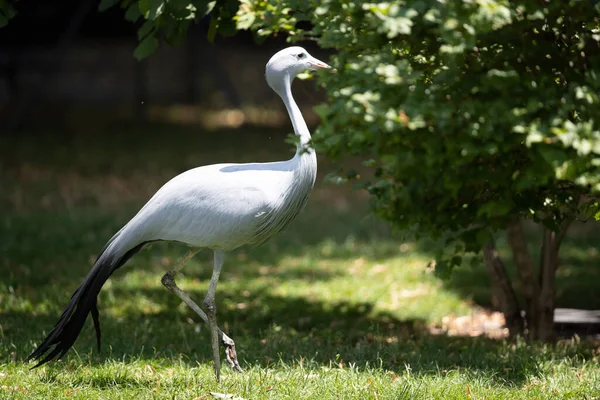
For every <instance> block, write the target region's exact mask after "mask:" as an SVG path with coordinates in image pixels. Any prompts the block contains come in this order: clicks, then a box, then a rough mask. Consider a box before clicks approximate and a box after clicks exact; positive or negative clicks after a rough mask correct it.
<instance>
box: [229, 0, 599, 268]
mask: <svg viewBox="0 0 600 400" xmlns="http://www.w3.org/2000/svg"><path fill="white" fill-rule="evenodd" d="M592 3H593V2H589V1H576V0H571V1H561V2H557V1H537V0H536V1H533V0H520V1H510V2H509V1H502V0H498V1H495V0H463V1H435V2H429V1H423V0H404V1H395V2H363V1H353V0H342V1H332V0H325V1H322V0H319V1H316V0H312V1H308V2H304V1H295V0H287V1H286V0H284V1H260V2H253V1H248V0H243V1H242V7H241V8H240V11H239V12H238V17H237V21H238V27H239V28H242V29H253V30H255V31H256V32H257V33H258V34H259V35H270V34H272V33H273V32H278V31H285V32H287V33H288V34H290V40H292V41H297V40H302V39H309V38H311V39H316V40H317V42H318V44H319V45H320V46H322V47H325V48H331V49H334V50H336V51H337V53H336V55H335V56H334V57H333V61H332V62H333V64H334V65H335V66H337V69H338V71H339V72H338V73H337V74H329V75H326V76H325V75H323V76H322V80H323V82H324V83H325V87H326V89H327V93H328V95H329V100H328V104H327V106H321V107H319V108H318V112H319V114H320V116H321V117H322V123H321V126H320V129H319V131H318V134H317V135H315V144H316V146H318V147H319V148H320V149H321V150H322V151H325V152H326V153H327V154H328V155H330V156H333V157H343V156H345V155H358V156H361V157H363V158H364V164H365V166H366V167H368V168H369V169H370V171H372V174H364V173H363V174H361V175H358V174H356V173H355V172H353V171H347V173H346V174H344V175H342V176H339V177H338V178H337V179H338V180H339V181H348V180H352V181H354V182H356V183H357V184H358V186H359V187H362V188H366V189H367V190H368V191H369V192H370V193H371V194H372V195H373V196H374V198H375V208H376V211H377V213H378V214H379V215H381V216H382V217H384V218H385V219H387V220H389V221H391V222H392V223H393V224H394V225H395V226H396V227H398V228H400V229H403V230H408V229H416V230H417V231H418V232H421V233H423V234H425V235H427V236H429V237H434V238H441V237H445V238H447V239H448V242H447V244H448V246H449V247H448V248H447V250H450V251H449V253H450V255H451V256H452V255H456V254H460V253H462V252H463V251H464V250H465V249H466V250H467V251H478V250H479V249H480V248H481V246H482V245H484V244H485V243H486V242H487V241H488V240H489V232H490V231H495V230H499V229H503V228H505V227H506V225H507V223H508V221H509V220H510V219H512V218H514V217H516V216H520V217H525V218H529V219H533V220H535V221H539V222H542V223H544V224H545V225H546V226H548V227H549V228H551V229H558V226H559V224H560V223H561V222H562V221H563V220H564V219H565V218H571V217H572V216H573V215H575V214H576V213H577V212H580V211H585V212H586V213H587V214H588V215H587V216H590V215H595V217H596V218H597V219H600V213H599V212H598V210H599V209H598V203H597V202H596V201H592V202H589V201H587V202H581V201H580V200H581V196H582V195H589V194H593V193H598V192H600V130H599V126H598V124H599V122H598V121H600V99H599V97H598V93H599V92H600V69H599V67H600V59H599V55H600V52H599V50H600V49H599V40H600V30H599V29H598V28H599V20H598V18H599V17H600V13H599V12H598V11H599V8H598V7H594V6H593V4H592ZM300 21H308V22H309V23H310V28H309V29H305V30H302V29H298V26H306V24H304V25H298V23H299V22H300ZM450 245H452V246H451V247H450ZM455 246H456V247H455ZM449 260H450V264H458V263H460V262H461V260H460V257H457V256H454V257H450V258H449Z"/></svg>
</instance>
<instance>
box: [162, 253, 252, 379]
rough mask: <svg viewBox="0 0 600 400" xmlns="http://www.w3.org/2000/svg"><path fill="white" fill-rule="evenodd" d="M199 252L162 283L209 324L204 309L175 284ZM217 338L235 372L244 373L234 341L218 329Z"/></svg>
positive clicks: (189, 254)
mask: <svg viewBox="0 0 600 400" xmlns="http://www.w3.org/2000/svg"><path fill="white" fill-rule="evenodd" d="M197 252H198V250H197V249H194V250H190V251H189V252H188V253H187V254H186V255H185V256H184V257H183V258H182V259H181V260H179V262H178V263H177V264H176V265H175V268H173V269H172V270H170V271H168V272H167V273H166V274H165V275H164V276H163V277H162V279H161V282H162V284H163V285H164V286H165V287H166V288H167V289H169V291H171V292H173V293H175V294H176V295H177V296H178V297H179V298H180V299H181V300H183V302H184V303H185V304H187V305H188V307H190V308H191V309H192V310H193V311H194V312H195V313H196V314H198V315H199V316H200V318H202V320H203V321H204V322H205V323H206V324H209V319H208V316H207V315H206V314H205V313H204V311H202V309H201V308H200V307H199V306H198V305H197V304H196V303H195V302H194V301H193V300H192V299H191V298H190V297H189V296H188V295H187V294H186V293H185V292H184V291H183V290H181V289H180V288H179V287H178V286H177V284H176V283H175V274H176V273H177V271H179V270H180V269H181V267H183V265H184V264H185V263H186V262H188V261H189V260H190V259H191V258H192V257H193V256H194V255H195V254H196V253H197ZM217 336H218V339H219V340H220V342H221V344H222V345H223V346H224V347H225V348H226V350H225V353H226V355H227V362H229V364H230V365H231V367H232V368H233V369H234V370H235V371H237V372H242V368H241V367H240V364H239V362H238V359H237V353H236V351H235V343H234V341H233V339H231V338H230V337H229V336H227V335H226V334H225V333H223V331H222V330H220V329H219V328H217ZM211 337H212V333H211Z"/></svg>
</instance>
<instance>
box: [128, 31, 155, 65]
mask: <svg viewBox="0 0 600 400" xmlns="http://www.w3.org/2000/svg"><path fill="white" fill-rule="evenodd" d="M157 48H158V40H157V39H156V38H155V37H154V36H152V35H149V36H146V37H145V38H144V40H142V41H141V42H140V44H138V45H137V47H136V48H135V50H134V51H133V56H134V57H135V58H136V59H137V60H138V61H139V60H142V59H144V58H146V57H148V56H149V55H150V54H152V53H154V51H156V49H157Z"/></svg>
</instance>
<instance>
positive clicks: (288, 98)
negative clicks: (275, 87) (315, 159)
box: [280, 75, 314, 157]
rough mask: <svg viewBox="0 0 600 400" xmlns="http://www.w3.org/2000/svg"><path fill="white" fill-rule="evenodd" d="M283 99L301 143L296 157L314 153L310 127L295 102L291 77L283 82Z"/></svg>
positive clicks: (281, 94) (287, 77)
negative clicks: (310, 144)
mask: <svg viewBox="0 0 600 400" xmlns="http://www.w3.org/2000/svg"><path fill="white" fill-rule="evenodd" d="M280 96H281V99H282V100H283V103H284V104H285V108H287V111H288V114H289V115H290V119H291V120H292V125H293V126H294V133H295V134H296V136H299V138H300V141H299V142H298V146H297V148H296V156H295V157H301V156H302V155H303V154H306V153H307V150H308V152H310V153H313V155H314V149H312V148H310V147H309V143H310V132H309V130H308V126H306V122H305V121H304V117H302V113H301V112H300V108H299V107H298V105H297V104H296V102H295V101H294V97H293V96H292V82H291V78H290V76H289V75H286V76H285V78H284V82H283V91H282V93H280Z"/></svg>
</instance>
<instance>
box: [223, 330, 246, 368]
mask: <svg viewBox="0 0 600 400" xmlns="http://www.w3.org/2000/svg"><path fill="white" fill-rule="evenodd" d="M221 344H222V345H223V347H225V358H226V359H227V362H228V363H229V365H230V366H231V368H233V370H234V371H236V372H243V370H242V367H240V363H239V362H238V358H237V353H236V351H235V343H234V342H233V339H231V338H230V337H229V336H227V335H226V334H224V333H223V336H222V337H221Z"/></svg>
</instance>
